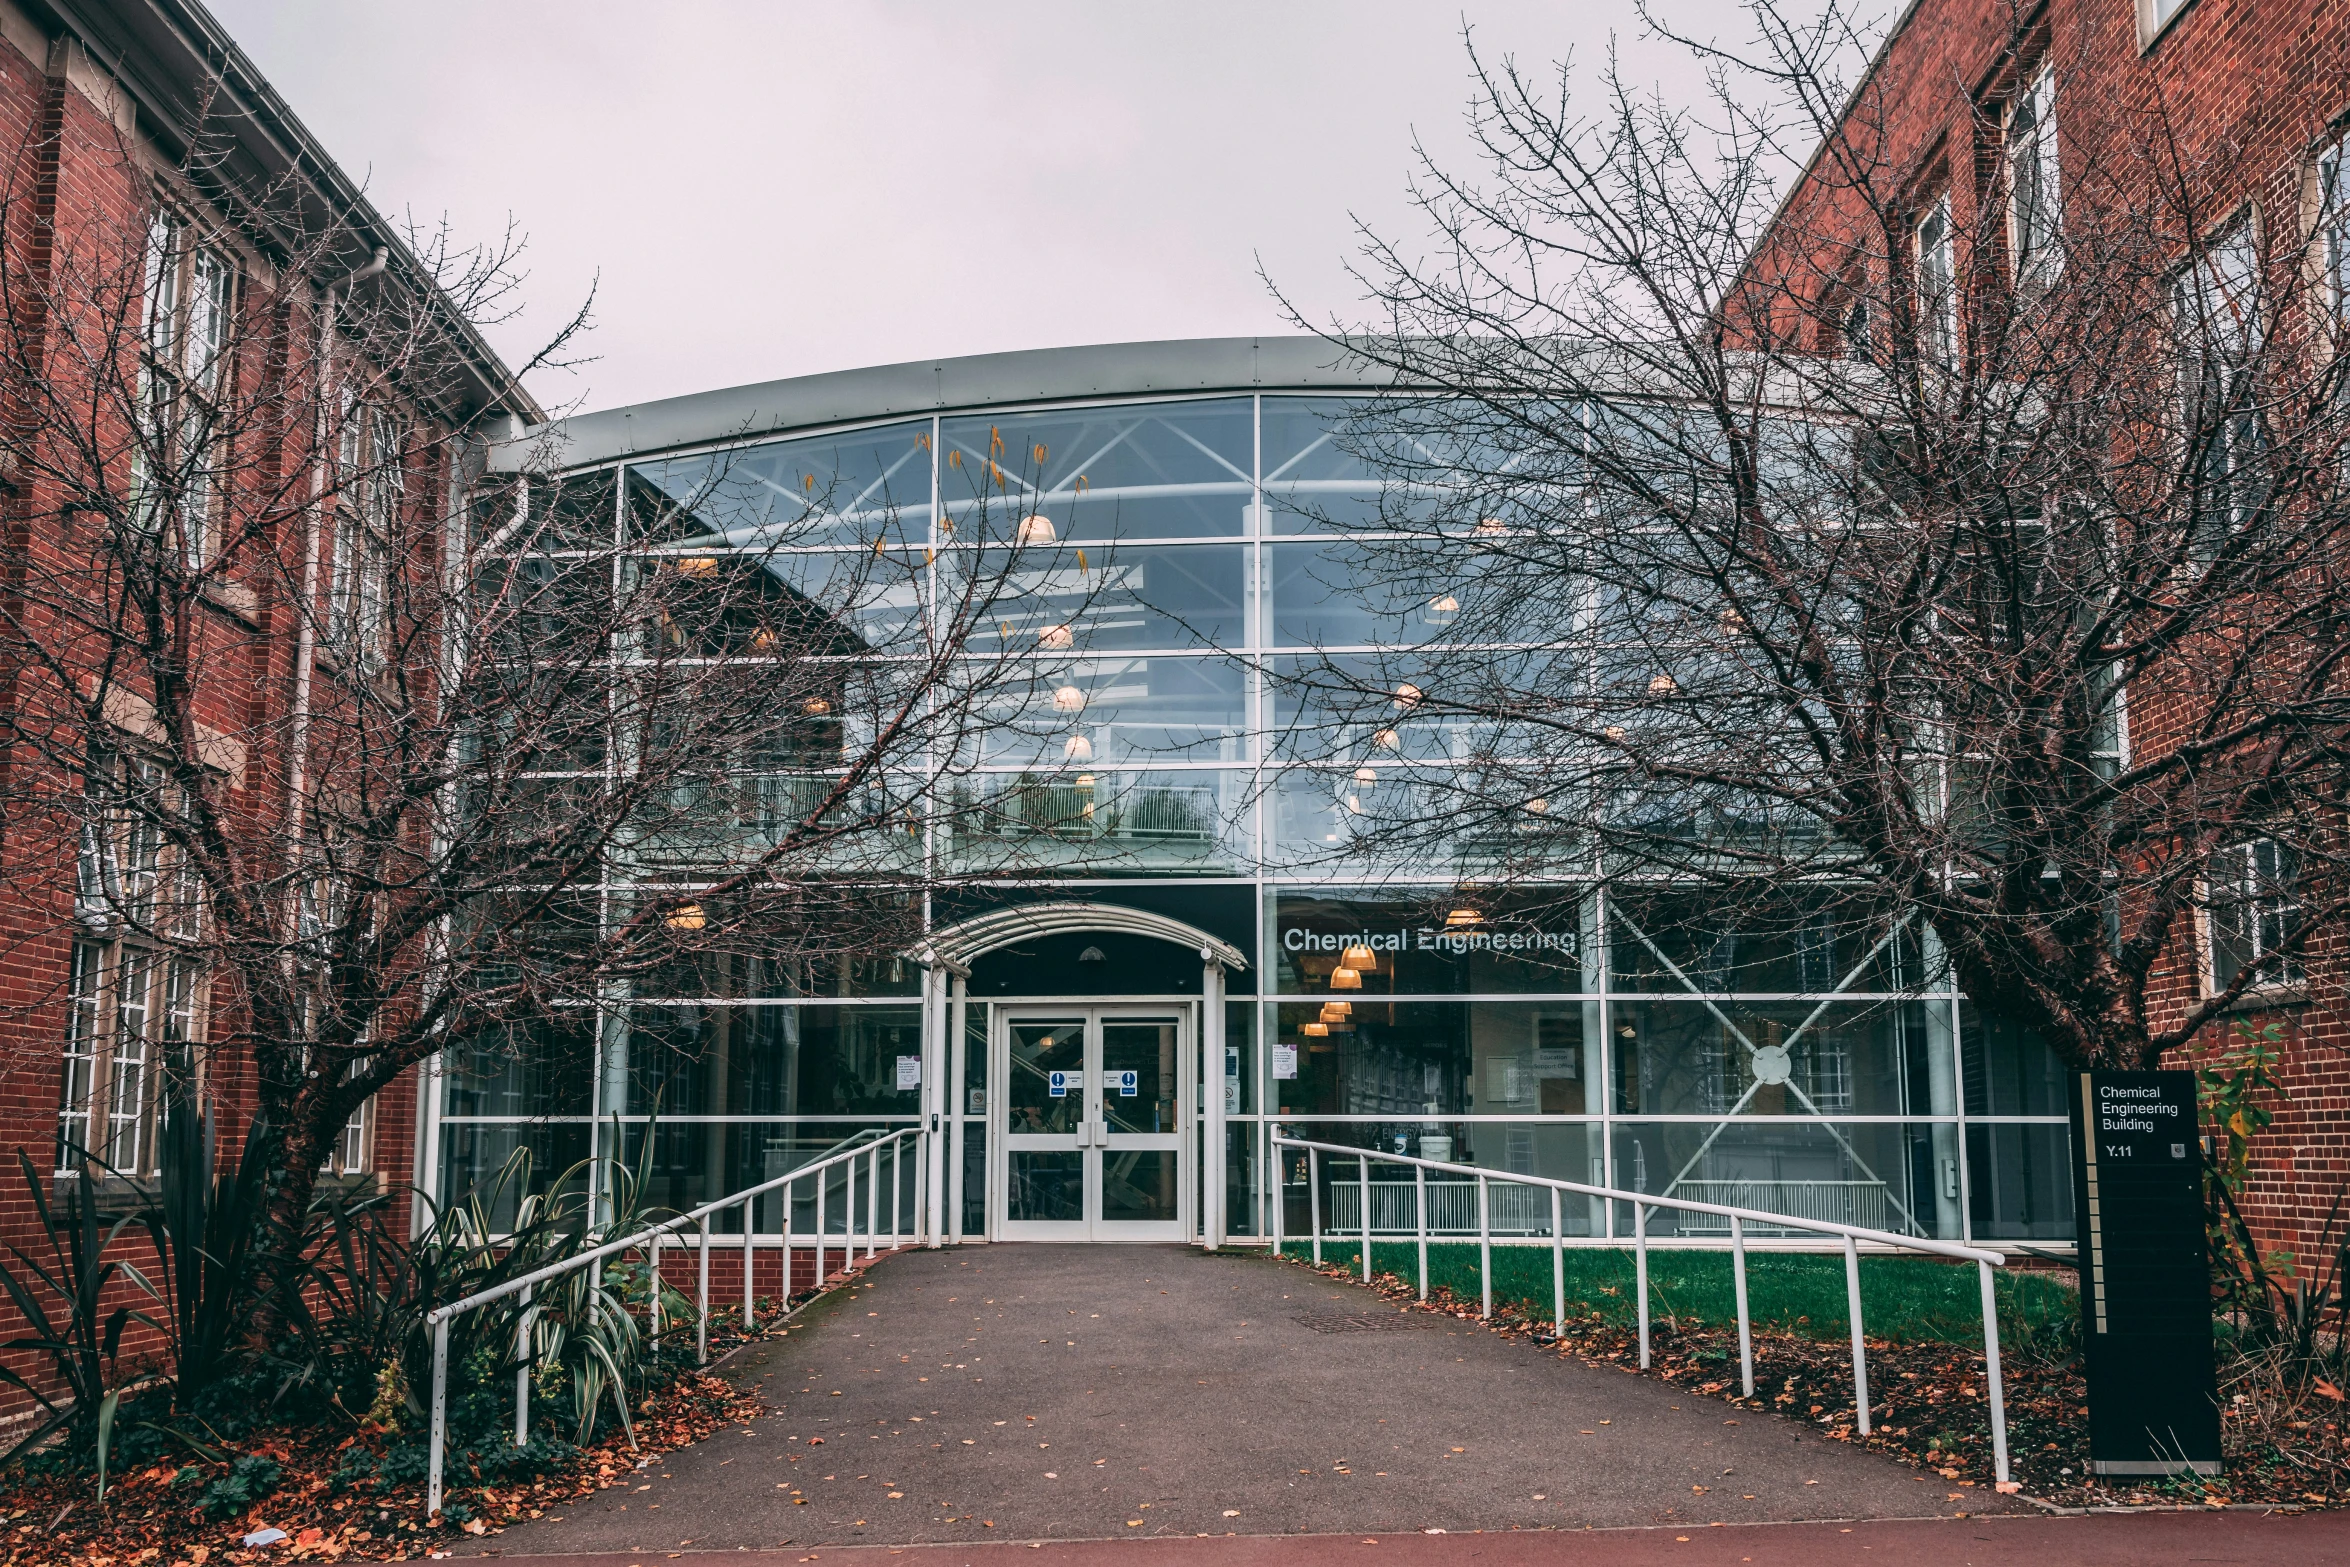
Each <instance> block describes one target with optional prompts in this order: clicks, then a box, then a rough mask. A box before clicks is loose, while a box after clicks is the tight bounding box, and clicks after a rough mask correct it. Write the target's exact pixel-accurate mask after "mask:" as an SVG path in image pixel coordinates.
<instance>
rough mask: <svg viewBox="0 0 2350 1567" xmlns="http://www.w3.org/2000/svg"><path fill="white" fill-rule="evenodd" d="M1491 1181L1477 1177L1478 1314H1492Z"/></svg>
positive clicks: (1488, 1315)
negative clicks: (1479, 1294)
mask: <svg viewBox="0 0 2350 1567" xmlns="http://www.w3.org/2000/svg"><path fill="white" fill-rule="evenodd" d="M1492 1191H1493V1183H1492V1182H1490V1181H1488V1180H1486V1178H1485V1177H1484V1176H1482V1175H1480V1176H1478V1177H1477V1284H1478V1288H1479V1291H1480V1292H1481V1300H1480V1305H1479V1312H1478V1314H1479V1315H1480V1316H1487V1317H1490V1316H1492V1315H1493V1203H1492V1200H1491V1194H1492Z"/></svg>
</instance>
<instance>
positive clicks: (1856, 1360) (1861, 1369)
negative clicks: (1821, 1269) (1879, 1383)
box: [1844, 1235, 1869, 1436]
mask: <svg viewBox="0 0 2350 1567" xmlns="http://www.w3.org/2000/svg"><path fill="white" fill-rule="evenodd" d="M1844 1309H1845V1311H1846V1312H1847V1313H1848V1314H1849V1315H1850V1316H1851V1318H1852V1406H1853V1408H1855V1409H1857V1410H1859V1411H1860V1434H1861V1435H1862V1436H1867V1435H1868V1434H1869V1352H1868V1349H1867V1347H1866V1346H1865V1345H1864V1344H1863V1342H1862V1340H1861V1327H1860V1242H1858V1241H1856V1240H1854V1239H1853V1238H1852V1237H1851V1236H1849V1235H1847V1236H1845V1237H1844Z"/></svg>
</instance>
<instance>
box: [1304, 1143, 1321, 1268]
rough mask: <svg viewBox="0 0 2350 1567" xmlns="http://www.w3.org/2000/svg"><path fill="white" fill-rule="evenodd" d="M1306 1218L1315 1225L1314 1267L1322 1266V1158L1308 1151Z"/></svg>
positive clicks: (1317, 1153) (1319, 1153)
mask: <svg viewBox="0 0 2350 1567" xmlns="http://www.w3.org/2000/svg"><path fill="white" fill-rule="evenodd" d="M1306 1217H1307V1218H1309V1219H1311V1220H1312V1221H1313V1224H1314V1266H1315V1267H1317V1268H1318V1267H1320V1266H1321V1265H1322V1156H1321V1152H1320V1150H1318V1149H1313V1148H1308V1149H1307V1150H1306Z"/></svg>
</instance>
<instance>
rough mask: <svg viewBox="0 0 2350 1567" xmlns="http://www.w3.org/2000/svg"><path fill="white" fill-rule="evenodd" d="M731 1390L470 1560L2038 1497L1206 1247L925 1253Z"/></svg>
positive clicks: (1239, 1533)
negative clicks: (696, 1429) (748, 1419)
mask: <svg viewBox="0 0 2350 1567" xmlns="http://www.w3.org/2000/svg"><path fill="white" fill-rule="evenodd" d="M1758 1369H1759V1373H1760V1374H1761V1375H1762V1377H1763V1378H1764V1380H1766V1381H1767V1377H1768V1370H1769V1368H1768V1365H1767V1362H1766V1363H1765V1364H1764V1365H1763V1366H1762V1367H1760V1368H1758ZM727 1371H728V1374H730V1375H732V1376H734V1377H736V1378H738V1379H740V1380H742V1381H743V1382H745V1383H746V1384H748V1385H751V1386H754V1387H756V1388H757V1389H758V1390H759V1392H760V1393H761V1395H762V1396H763V1398H764V1400H765V1402H766V1403H767V1405H768V1407H769V1409H770V1411H771V1413H769V1414H768V1415H766V1416H765V1417H763V1418H761V1419H759V1420H756V1421H754V1422H752V1423H751V1424H749V1425H747V1426H743V1427H739V1428H735V1429H732V1430H729V1431H726V1432H723V1433H721V1434H719V1435H717V1436H713V1437H711V1438H710V1439H708V1440H707V1441H704V1442H702V1443H700V1444H699V1445H697V1446H695V1447H693V1448H689V1449H686V1450H684V1451H680V1452H676V1453H671V1454H668V1455H666V1456H664V1457H662V1458H659V1459H656V1460H654V1461H653V1462H652V1464H651V1466H650V1467H648V1468H647V1469H645V1470H644V1471H643V1472H642V1473H640V1474H639V1475H638V1476H637V1477H636V1479H635V1481H634V1482H633V1483H632V1484H630V1485H628V1486H614V1487H612V1488H610V1489H608V1490H605V1491H601V1492H598V1493H596V1494H595V1495H594V1496H592V1497H590V1498H588V1499H586V1500H583V1501H580V1502H576V1503H574V1504H572V1505H571V1506H570V1507H568V1508H567V1509H564V1510H562V1511H560V1512H558V1513H555V1514H551V1515H550V1516H549V1517H547V1518H544V1519H541V1520H538V1521H535V1522H532V1523H527V1524H523V1525H520V1526H516V1527H512V1528H509V1529H507V1530H505V1531H503V1532H502V1533H499V1534H495V1535H487V1536H481V1537H476V1538H469V1539H465V1540H462V1541H460V1542H459V1543H458V1544H457V1545H456V1546H455V1547H454V1548H455V1549H456V1550H457V1551H458V1552H459V1553H460V1554H493V1553H494V1554H498V1555H546V1556H554V1555H562V1556H606V1555H611V1554H613V1553H621V1554H633V1555H644V1554H651V1553H656V1552H658V1553H661V1556H660V1559H662V1560H667V1553H670V1552H679V1551H691V1550H711V1549H715V1550H724V1551H730V1552H731V1551H739V1550H743V1549H768V1550H773V1549H778V1548H784V1547H791V1548H796V1549H798V1550H802V1551H804V1550H805V1549H807V1548H809V1547H811V1546H819V1545H821V1546H827V1547H833V1546H845V1545H853V1544H858V1543H882V1544H889V1545H900V1546H902V1545H909V1544H916V1543H923V1542H972V1543H983V1542H989V1541H1007V1540H1009V1541H1016V1542H1029V1541H1053V1540H1059V1541H1101V1540H1107V1539H1119V1540H1137V1539H1154V1538H1158V1539H1163V1538H1168V1537H1183V1538H1186V1539H1193V1540H1197V1539H1198V1538H1199V1537H1200V1536H1207V1537H1209V1538H1210V1539H1216V1538H1221V1537H1223V1536H1226V1535H1231V1536H1234V1537H1250V1536H1268V1535H1272V1536H1291V1537H1295V1536H1327V1537H1331V1538H1338V1537H1342V1536H1343V1537H1349V1538H1351V1539H1353V1540H1357V1541H1359V1540H1361V1539H1363V1538H1366V1537H1372V1536H1385V1537H1390V1538H1404V1537H1416V1538H1419V1539H1421V1540H1423V1541H1428V1542H1434V1541H1435V1540H1437V1539H1438V1538H1439V1537H1438V1536H1436V1535H1432V1534H1428V1533H1426V1531H1430V1530H1441V1531H1445V1532H1446V1534H1448V1535H1459V1534H1463V1533H1466V1532H1469V1531H1473V1530H1482V1531H1486V1533H1487V1535H1488V1537H1490V1535H1491V1534H1492V1533H1494V1532H1507V1531H1510V1530H1538V1529H1544V1530H1559V1529H1574V1530H1582V1529H1586V1528H1617V1529H1621V1528H1626V1527H1633V1526H1649V1527H1651V1528H1654V1527H1657V1526H1663V1527H1665V1528H1669V1529H1684V1528H1697V1529H1700V1530H1703V1529H1705V1528H1706V1527H1708V1526H1711V1525H1716V1524H1723V1525H1742V1524H1758V1523H1768V1522H1788V1521H1795V1520H1806V1519H1837V1520H1852V1519H1885V1518H1920V1517H1929V1516H1937V1515H1938V1516H1940V1517H1943V1518H1949V1517H1951V1516H1952V1515H1956V1514H1965V1515H1977V1516H1979V1515H1982V1514H1986V1513H2002V1512H2016V1511H2019V1510H2021V1509H2022V1508H2023V1507H2024V1506H2025V1504H2023V1503H2021V1502H2019V1501H2018V1500H2017V1499H2014V1498H2008V1497H2000V1496H1996V1495H1991V1494H1987V1493H1985V1492H1984V1491H1982V1490H1981V1489H1978V1488H1975V1487H1969V1486H1962V1485H1958V1484H1955V1483H1952V1482H1947V1481H1944V1480H1942V1479H1941V1478H1940V1477H1939V1476H1938V1475H1933V1474H1931V1473H1924V1474H1921V1473H1920V1472H1919V1471H1916V1470H1912V1469H1909V1468H1907V1467H1905V1466H1902V1465H1899V1464H1895V1463H1893V1462H1891V1461H1889V1460H1887V1459H1884V1458H1881V1457H1878V1456H1877V1455H1875V1454H1872V1453H1867V1452H1862V1451H1856V1450H1855V1449H1853V1448H1851V1447H1848V1446H1845V1445H1843V1444H1840V1443H1835V1442H1828V1441H1823V1440H1821V1439H1820V1438H1819V1437H1818V1436H1817V1435H1816V1434H1814V1433H1812V1432H1809V1431H1806V1430H1804V1429H1802V1428H1800V1427H1797V1426H1795V1425H1793V1424H1791V1423H1789V1422H1785V1421H1780V1420H1777V1419H1774V1418H1771V1417H1768V1416H1764V1415H1760V1414H1757V1413H1755V1412H1754V1411H1752V1410H1740V1409H1735V1408H1732V1407H1730V1406H1729V1405H1726V1404H1724V1403H1722V1402H1720V1401H1718V1400H1715V1399H1709V1398H1705V1397H1701V1396H1697V1395H1694V1394H1691V1393H1688V1392H1684V1391H1682V1390H1680V1389H1677V1388H1673V1387H1670V1386H1667V1385H1665V1384H1663V1383H1661V1382H1656V1381H1652V1380H1649V1379H1646V1378H1642V1377H1638V1376H1634V1375H1630V1374H1627V1373H1625V1372H1622V1371H1618V1370H1614V1369H1606V1368H1596V1367H1591V1366H1586V1365H1582V1364H1578V1363H1576V1362H1573V1361H1570V1360H1563V1359H1561V1358H1560V1357H1558V1356H1556V1355H1554V1354H1546V1353H1544V1352H1542V1351H1540V1350H1539V1349H1537V1348H1535V1347H1534V1346H1532V1345H1530V1344H1528V1343H1526V1342H1524V1341H1523V1340H1519V1339H1512V1338H1506V1337H1503V1336H1501V1335H1498V1334H1494V1333H1490V1332H1487V1331H1486V1330H1485V1329H1484V1328H1482V1327H1481V1326H1479V1325H1477V1324H1475V1323H1474V1322H1463V1321H1460V1320H1457V1319H1453V1318H1449V1317H1444V1316H1441V1315H1437V1314H1433V1313H1427V1312H1402V1311H1398V1310H1397V1309H1396V1308H1395V1307H1393V1306H1391V1305H1388V1304H1386V1303H1384V1302H1381V1301H1380V1300H1378V1299H1377V1297H1375V1296H1373V1295H1372V1294H1370V1293H1369V1292H1368V1291H1365V1290H1361V1289H1358V1288H1355V1287H1352V1286H1349V1285H1346V1284H1342V1283H1338V1282H1336V1281H1333V1280H1329V1279H1326V1278H1323V1277H1320V1276H1318V1275H1314V1274H1310V1273H1308V1272H1306V1271H1305V1270H1304V1269H1302V1268H1299V1267H1296V1266H1294V1265H1289V1264H1283V1263H1279V1262H1275V1261H1272V1260H1270V1259H1267V1258H1264V1257H1262V1256H1250V1255H1246V1254H1236V1253H1223V1254H1210V1253H1204V1252H1200V1251H1196V1250H1193V1249H1190V1248H1185V1247H1157V1246H1151V1247H1140V1246H1035V1245H997V1246H985V1247H977V1246H974V1247H965V1248H960V1249H954V1250H944V1251H911V1252H906V1253H901V1254H898V1255H896V1256H892V1257H887V1258H884V1259H883V1260H881V1261H880V1262H879V1263H878V1264H877V1265H876V1266H874V1267H873V1268H872V1269H871V1270H870V1271H869V1272H868V1273H867V1274H866V1275H865V1276H864V1277H863V1278H862V1279H860V1280H858V1281H857V1282H856V1284H855V1285H854V1286H853V1287H850V1288H846V1289H841V1290H837V1291H835V1292H834V1293H832V1294H831V1295H829V1296H827V1297H825V1298H824V1299H823V1300H821V1301H818V1302H816V1303H815V1304H813V1305H811V1306H809V1307H807V1308H805V1309H804V1310H803V1312H802V1314H801V1316H800V1318H799V1320H798V1321H797V1322H796V1323H795V1324H794V1325H793V1327H792V1329H791V1331H790V1333H789V1334H788V1335H787V1336H784V1337H781V1338H777V1339H771V1340H768V1341H765V1342H763V1343H761V1344H758V1345H755V1346H753V1347H751V1348H749V1349H747V1350H745V1351H743V1352H742V1353H741V1354H739V1355H738V1356H737V1357H736V1358H735V1359H734V1360H733V1361H732V1362H731V1363H730V1364H729V1365H728V1367H727ZM1704 1538H1706V1536H1705V1535H1704V1534H1703V1533H1701V1534H1699V1535H1697V1536H1695V1537H1693V1540H1692V1543H1695V1542H1696V1541H1698V1540H1703V1539H1704ZM1203 1543H1204V1542H1203ZM1667 1543H1678V1542H1677V1541H1676V1540H1668V1542H1667ZM1234 1548H1235V1549H1238V1546H1237V1545H1235V1546H1234ZM1356 1548H1359V1547H1356ZM949 1554H950V1555H951V1553H949ZM1749 1554H1751V1553H1749ZM792 1559H794V1560H796V1559H797V1558H796V1557H793V1558H792ZM942 1559H943V1558H942ZM1227 1559H1231V1560H1241V1559H1244V1558H1241V1557H1231V1558H1227Z"/></svg>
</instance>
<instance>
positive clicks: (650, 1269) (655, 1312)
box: [645, 1230, 663, 1354]
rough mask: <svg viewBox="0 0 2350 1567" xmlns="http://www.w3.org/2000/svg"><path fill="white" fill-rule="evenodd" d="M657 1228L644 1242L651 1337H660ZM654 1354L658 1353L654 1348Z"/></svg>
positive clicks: (646, 1296) (659, 1248)
mask: <svg viewBox="0 0 2350 1567" xmlns="http://www.w3.org/2000/svg"><path fill="white" fill-rule="evenodd" d="M662 1233H663V1232H661V1231H659V1230H655V1231H654V1232H653V1238H652V1239H651V1240H650V1241H647V1242H646V1243H645V1254H646V1256H645V1292H646V1293H645V1315H646V1317H647V1319H648V1320H650V1321H651V1323H652V1325H653V1338H654V1339H655V1340H656V1342H657V1341H658V1340H659V1339H660V1337H661V1239H662ZM654 1353H655V1354H658V1353H660V1351H659V1350H658V1349H657V1348H656V1349H655V1351H654Z"/></svg>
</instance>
